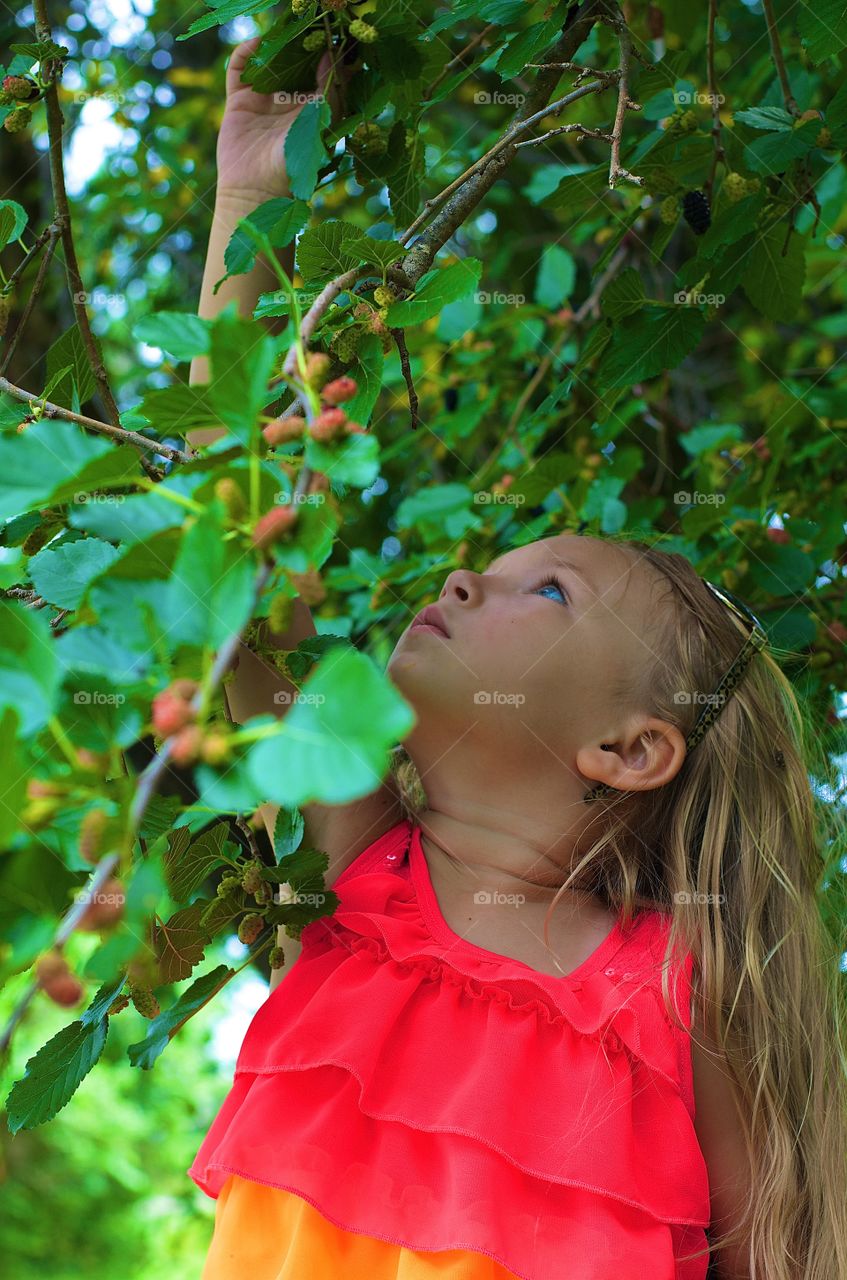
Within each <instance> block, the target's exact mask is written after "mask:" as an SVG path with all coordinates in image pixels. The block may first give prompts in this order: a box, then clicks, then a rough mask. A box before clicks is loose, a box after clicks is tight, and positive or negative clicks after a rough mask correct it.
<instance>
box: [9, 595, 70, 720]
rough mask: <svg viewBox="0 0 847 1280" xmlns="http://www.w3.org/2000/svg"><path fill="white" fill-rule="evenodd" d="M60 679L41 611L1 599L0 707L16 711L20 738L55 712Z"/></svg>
mask: <svg viewBox="0 0 847 1280" xmlns="http://www.w3.org/2000/svg"><path fill="white" fill-rule="evenodd" d="M45 612H46V611H45ZM60 682H61V672H60V669H59V663H58V659H57V657H56V651H55V648H54V646H53V635H52V633H51V630H50V624H49V622H48V620H47V619H46V618H45V617H44V613H43V612H33V610H31V609H26V608H24V606H23V605H21V604H19V603H18V602H17V601H16V600H0V711H2V710H4V709H5V708H6V707H11V708H12V709H13V710H14V711H15V712H16V713H17V716H18V726H19V727H18V736H19V737H20V738H29V737H31V736H32V735H33V734H34V733H37V732H38V730H39V729H42V728H43V727H44V725H45V724H47V722H48V720H49V719H50V717H51V716H53V715H54V714H55V711H56V700H57V697H58V692H59V684H60Z"/></svg>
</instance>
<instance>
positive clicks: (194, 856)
mask: <svg viewBox="0 0 847 1280" xmlns="http://www.w3.org/2000/svg"><path fill="white" fill-rule="evenodd" d="M228 834H229V828H228V825H227V823H225V822H217V823H215V825H214V826H213V827H210V828H209V829H208V831H203V832H201V834H200V835H199V836H198V837H197V839H196V840H194V841H192V842H191V844H190V847H189V840H190V832H189V831H188V830H187V829H186V828H185V827H177V829H176V830H175V831H171V832H170V834H169V836H168V849H167V852H166V853H165V856H164V859H163V870H164V874H165V883H166V884H167V886H168V892H169V893H170V895H171V897H172V898H173V900H174V902H187V901H188V899H189V898H190V897H191V895H192V893H194V892H195V891H196V890H197V889H199V888H200V886H201V884H202V883H203V881H204V880H205V879H206V877H207V876H208V875H209V873H210V872H211V871H213V870H214V869H215V867H217V866H219V865H220V863H221V862H222V861H223V851H224V847H225V845H226V840H227V836H228Z"/></svg>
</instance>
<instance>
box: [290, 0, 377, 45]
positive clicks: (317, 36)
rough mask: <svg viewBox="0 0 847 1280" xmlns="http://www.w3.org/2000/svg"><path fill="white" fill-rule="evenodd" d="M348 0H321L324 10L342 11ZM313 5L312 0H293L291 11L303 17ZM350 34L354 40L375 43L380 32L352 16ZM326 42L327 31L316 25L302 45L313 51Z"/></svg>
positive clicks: (305, 37) (361, 19) (304, 38)
mask: <svg viewBox="0 0 847 1280" xmlns="http://www.w3.org/2000/svg"><path fill="white" fill-rule="evenodd" d="M347 3H348V0H320V4H321V8H322V9H323V10H324V12H329V13H341V12H342V10H344V9H346V8H347ZM310 5H311V0H291V12H292V13H293V14H294V16H295V17H297V18H299V17H302V15H303V14H304V13H307V12H308V10H309V7H310ZM347 30H348V32H349V34H350V36H351V37H352V38H353V39H354V40H358V41H359V42H360V43H361V44H373V42H374V40H376V39H377V37H378V35H379V32H378V31H377V29H376V27H374V26H371V24H370V23H369V22H365V21H364V19H363V18H355V17H354V18H352V19H351V21H350V22H349V24H348V26H347ZM325 44H326V32H325V31H324V29H323V28H322V27H315V28H313V30H311V31H309V32H308V34H307V35H305V36H304V37H303V40H302V47H303V48H304V49H305V50H306V51H307V52H311V51H312V50H314V49H320V48H323V46H324V45H325Z"/></svg>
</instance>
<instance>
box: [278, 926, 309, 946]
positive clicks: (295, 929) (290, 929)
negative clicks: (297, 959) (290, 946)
mask: <svg viewBox="0 0 847 1280" xmlns="http://www.w3.org/2000/svg"><path fill="white" fill-rule="evenodd" d="M304 927H305V926H304V925H302V924H286V925H283V928H284V929H285V932H286V933H287V934H288V936H289V938H293V939H294V941H295V942H299V941H300V934H301V933H302V932H303V929H304Z"/></svg>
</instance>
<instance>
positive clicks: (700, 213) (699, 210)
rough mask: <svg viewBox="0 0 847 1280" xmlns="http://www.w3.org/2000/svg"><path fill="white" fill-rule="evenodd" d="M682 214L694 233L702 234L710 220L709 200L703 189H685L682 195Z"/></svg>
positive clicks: (708, 225)
mask: <svg viewBox="0 0 847 1280" xmlns="http://www.w3.org/2000/svg"><path fill="white" fill-rule="evenodd" d="M682 216H683V218H685V221H686V222H687V223H688V225H689V227H690V228H691V230H692V231H693V232H694V234H695V235H698V236H702V235H703V233H704V231H708V229H709V227H710V226H711V222H712V214H711V210H710V209H709V201H708V199H707V198H706V195H705V192H703V191H686V193H685V195H684V196H683V197H682Z"/></svg>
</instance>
